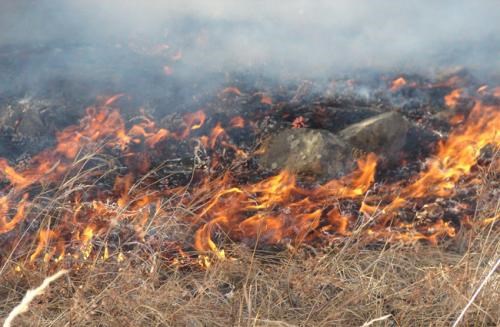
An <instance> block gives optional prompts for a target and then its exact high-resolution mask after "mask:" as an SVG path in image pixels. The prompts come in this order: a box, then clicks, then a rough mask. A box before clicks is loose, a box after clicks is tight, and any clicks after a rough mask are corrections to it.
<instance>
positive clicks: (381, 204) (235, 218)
mask: <svg viewBox="0 0 500 327" xmlns="http://www.w3.org/2000/svg"><path fill="white" fill-rule="evenodd" d="M403 80H404V79H403ZM396 81H397V80H395V81H394V82H393V84H394V83H395V82H396ZM398 83H399V84H401V83H402V82H398ZM405 83H406V82H405ZM229 89H230V91H226V92H224V93H233V94H237V95H241V92H239V90H238V92H239V94H238V92H236V91H235V90H233V89H232V88H229ZM236 90H237V89H236ZM457 90H459V91H457ZM455 91H457V92H456V93H454V92H455ZM462 92H463V90H462V89H456V90H454V91H453V92H451V93H450V94H449V95H448V96H447V97H445V102H446V104H447V105H448V106H450V107H452V106H454V105H456V103H457V101H458V99H459V98H460V96H462ZM478 92H479V91H478ZM481 92H483V91H481ZM484 92H486V89H485V90H484ZM123 96H124V94H117V95H115V96H112V97H110V98H107V99H105V100H104V101H103V102H102V103H103V105H101V106H97V107H92V108H89V109H88V110H87V115H86V117H85V118H83V119H82V120H81V122H80V123H79V124H78V125H75V126H70V127H68V128H65V129H63V130H62V131H60V132H59V133H57V135H56V139H57V144H56V146H54V147H53V148H51V149H47V150H45V151H43V152H41V153H39V154H38V155H36V156H34V157H33V158H32V164H31V165H29V166H28V167H27V168H23V169H19V168H17V167H16V166H11V165H10V164H9V162H8V161H7V160H5V159H1V158H0V175H1V176H2V177H4V178H5V179H6V180H7V181H8V183H9V185H8V186H6V187H5V189H2V193H1V194H0V235H3V234H7V233H15V232H16V228H18V227H19V226H20V225H22V224H21V223H22V222H23V221H28V222H30V221H31V219H34V218H33V217H36V214H37V212H38V213H39V211H40V210H42V209H39V208H38V207H41V206H40V204H37V205H34V203H35V202H36V201H39V200H37V199H36V196H35V195H36V193H37V188H38V187H39V186H42V188H44V186H47V185H52V184H54V183H67V181H68V180H71V179H72V177H71V176H73V175H72V171H77V172H81V171H83V170H85V169H87V166H85V164H84V163H82V161H81V160H80V158H81V157H82V156H84V155H85V154H86V153H93V154H96V155H102V157H105V155H106V154H109V153H110V152H109V151H120V155H121V156H122V157H123V161H122V162H123V165H124V166H126V167H125V168H126V169H127V170H126V171H125V172H123V171H122V172H120V174H118V173H117V175H116V176H114V175H110V176H107V177H106V178H107V180H106V183H109V185H113V187H112V188H110V189H107V190H102V189H99V187H97V188H95V189H94V188H90V186H89V189H90V190H91V191H87V190H86V189H85V188H84V187H83V186H84V185H85V187H87V184H88V185H92V186H93V185H94V184H96V183H97V182H96V181H97V180H100V179H101V178H103V176H102V175H104V172H103V171H100V170H98V169H97V168H95V171H92V169H94V168H90V169H89V172H88V175H87V176H86V177H85V178H86V179H85V180H84V181H83V182H82V189H83V191H82V190H79V191H74V192H73V193H72V194H70V195H65V196H67V198H65V199H64V200H63V201H64V203H62V205H61V208H63V209H64V210H63V209H58V210H62V213H60V214H59V211H58V214H57V215H54V217H57V218H55V219H54V221H51V222H50V223H49V224H48V225H44V226H45V227H44V228H42V229H40V230H39V232H38V234H37V235H33V236H31V238H30V239H31V241H33V242H34V244H36V246H34V251H33V252H32V253H31V255H30V257H29V259H30V261H31V262H35V261H37V259H39V258H43V261H45V262H49V261H59V260H61V259H62V258H63V257H64V256H65V253H66V251H68V252H69V253H70V254H72V255H73V257H75V258H82V259H85V260H86V259H88V258H91V257H92V255H93V252H94V251H95V248H97V247H98V245H99V242H97V240H99V239H100V238H101V237H104V235H106V234H108V232H109V231H111V230H112V229H113V228H118V227H119V226H120V225H121V224H122V223H123V224H124V225H127V226H132V227H133V228H131V230H132V231H133V233H135V234H136V235H135V237H136V239H138V240H141V241H144V240H145V239H146V238H147V230H148V226H149V225H148V224H154V223H156V221H155V219H153V218H152V215H153V213H152V212H153V211H154V212H156V214H158V213H160V212H162V213H164V212H163V211H162V210H164V209H162V205H161V203H160V202H161V199H163V198H175V197H172V194H175V192H178V191H179V190H178V189H170V190H160V189H157V188H154V186H151V185H154V184H156V181H155V182H152V183H151V185H150V184H148V183H149V181H146V177H145V175H147V174H149V173H150V172H151V169H150V168H151V167H150V166H151V162H150V161H151V160H150V159H151V158H153V156H154V155H155V154H156V153H157V152H155V151H158V149H157V145H158V144H160V143H161V142H164V141H165V142H169V141H168V140H173V141H178V140H179V139H184V138H187V137H189V136H190V135H191V134H195V135H196V138H197V139H199V142H200V143H202V144H204V145H205V146H206V148H207V150H208V152H214V153H216V150H219V149H224V151H225V150H227V149H230V150H233V151H234V152H235V153H236V154H237V155H239V156H241V157H246V153H245V152H244V151H243V150H241V149H239V148H238V147H236V146H235V145H234V144H233V143H231V138H230V134H231V132H232V130H231V128H235V129H236V128H243V127H245V126H246V125H250V126H251V124H252V121H249V122H246V121H245V120H244V119H243V118H242V117H240V116H236V117H232V118H231V119H229V120H225V122H227V121H229V124H227V123H224V124H223V123H221V122H213V124H212V122H211V121H209V123H208V124H205V123H206V119H207V117H206V114H205V113H204V112H203V111H202V110H199V111H196V112H193V113H187V114H185V115H184V117H183V122H184V125H183V126H180V127H179V129H177V130H174V131H170V130H167V129H165V128H159V127H158V126H157V125H156V124H155V122H154V121H153V120H152V119H151V118H148V117H142V118H141V119H140V120H134V123H135V124H131V123H127V124H126V123H125V121H124V120H123V118H122V117H121V115H120V113H119V111H118V110H117V109H115V108H112V106H113V105H114V104H115V103H116V101H117V100H118V99H120V98H122V97H123ZM489 96H490V98H491V94H490V95H489ZM262 99H264V98H262ZM449 101H455V102H453V103H450V102H449ZM491 102H492V101H490V102H484V103H483V102H480V101H476V102H475V105H474V107H473V108H472V110H471V111H470V113H469V114H468V115H467V118H466V120H465V118H464V121H463V122H462V123H461V125H459V126H456V127H455V129H454V130H453V131H452V132H451V133H450V134H449V136H448V137H447V139H446V140H444V141H442V142H440V143H439V144H438V147H437V152H436V153H435V155H434V156H432V157H430V158H429V159H428V160H427V162H426V166H425V168H424V169H423V170H422V171H421V172H419V173H418V174H416V175H415V176H413V177H412V178H409V179H408V180H405V181H399V182H394V183H388V184H383V185H377V186H375V187H374V183H375V175H376V169H377V157H376V155H374V154H368V155H367V156H366V157H364V158H362V159H360V160H358V162H357V168H356V169H355V170H354V171H353V172H351V173H350V174H348V175H346V176H344V177H341V178H339V179H334V180H331V181H328V182H326V183H324V184H322V185H308V184H303V183H301V182H299V181H298V179H297V176H296V175H294V174H293V173H291V172H289V171H286V170H284V171H281V172H280V173H279V174H277V175H275V176H271V177H268V178H265V179H263V180H260V181H257V182H254V183H249V184H242V183H241V181H238V180H237V178H234V177H233V176H231V175H230V174H224V175H223V176H221V177H218V178H214V179H208V178H207V179H205V180H203V181H200V182H199V183H197V184H196V183H194V185H195V186H194V187H192V188H187V187H186V188H182V192H183V194H186V193H189V196H184V195H183V196H181V197H179V198H181V199H180V200H179V206H182V207H188V206H189V205H190V204H192V203H193V201H194V202H196V203H197V205H196V206H194V208H195V209H193V210H192V211H191V212H190V215H191V216H189V217H187V216H186V217H180V218H179V219H185V220H186V222H188V223H190V224H192V225H193V228H194V229H195V230H196V231H195V233H194V242H193V246H194V248H195V249H196V250H198V251H200V252H202V254H203V252H211V253H213V254H214V255H215V257H217V258H219V259H224V258H226V253H225V252H224V249H223V246H221V245H220V244H223V243H224V241H223V240H224V239H231V240H234V241H241V242H244V243H247V244H256V243H258V244H285V245H286V244H301V243H303V242H309V241H312V240H316V239H321V238H325V237H326V238H332V239H336V238H341V239H342V238H345V237H348V236H351V235H353V234H354V231H355V228H356V226H359V222H360V220H359V219H361V220H362V221H366V222H367V223H366V226H365V228H364V229H363V230H362V231H361V232H360V233H362V236H363V239H364V240H365V241H366V242H372V241H380V240H385V241H391V242H402V243H413V242H417V241H422V240H423V241H426V242H429V243H432V244H435V243H437V242H438V241H439V240H440V239H441V238H443V237H453V236H454V235H455V234H456V226H453V225H452V224H451V223H450V222H449V221H448V220H447V217H438V218H437V219H435V220H434V221H433V222H431V223H426V224H420V225H416V224H414V223H407V222H403V221H400V220H398V219H396V218H397V217H398V211H399V210H400V209H402V208H405V209H408V208H410V204H411V203H414V202H415V201H417V200H418V201H420V202H424V203H425V201H427V200H430V201H433V199H434V198H435V197H450V196H453V194H454V192H455V189H456V188H457V185H459V184H460V183H462V184H463V183H473V181H472V180H465V181H464V176H466V175H468V174H470V173H471V172H472V170H473V167H474V166H475V165H476V164H477V161H478V159H479V157H480V155H481V151H482V149H484V148H485V147H486V146H487V145H493V146H496V147H498V146H500V137H499V134H498V132H497V131H498V130H500V108H499V106H498V105H497V104H491ZM269 104H272V101H271V102H270V103H269ZM144 116H146V115H144ZM207 125H208V126H213V128H212V129H211V130H209V128H208V127H207ZM226 128H227V129H228V131H229V132H230V133H229V134H228V133H227V132H226ZM194 131H196V132H194ZM186 143H187V142H186ZM161 150H163V149H162V148H160V151H161ZM217 160H218V157H217V156H216V155H214V156H213V162H212V165H211V166H210V168H213V167H215V165H217ZM89 166H90V165H89ZM113 176H114V177H113ZM112 177H113V178H112ZM110 178H111V179H110ZM103 179H104V178H103ZM87 182H88V183H87ZM476 183H477V182H476ZM186 190H188V191H186ZM342 201H345V202H349V203H352V206H354V209H353V211H349V212H344V211H342V209H341V208H343V207H342V205H340V204H341V203H343V202H342ZM420 202H419V203H420ZM47 210H48V209H47ZM54 210H55V209H54ZM344 210H345V209H344ZM358 214H359V217H358ZM497 221H498V217H493V218H490V219H487V220H484V222H482V223H481V224H486V223H495V222H497ZM471 224H473V223H471ZM13 235H14V234H13ZM74 241H78V242H77V244H79V246H78V247H77V248H78V249H75V248H73V247H71V246H70V245H72V244H75V242H74ZM105 241H106V243H105V245H104V246H103V245H101V248H102V253H103V254H102V258H103V259H107V258H109V257H110V256H112V255H116V258H117V260H118V261H120V260H123V257H124V256H125V254H124V253H123V252H121V251H120V252H118V254H117V252H114V253H112V254H110V253H109V252H110V251H112V247H111V249H110V248H108V243H107V242H108V241H109V240H105ZM68 249H71V250H68ZM74 252H76V253H74ZM203 255H204V254H203ZM186 256H187V255H186ZM200 262H202V263H203V265H204V266H207V265H208V264H209V262H210V260H209V259H208V257H206V256H202V257H200Z"/></svg>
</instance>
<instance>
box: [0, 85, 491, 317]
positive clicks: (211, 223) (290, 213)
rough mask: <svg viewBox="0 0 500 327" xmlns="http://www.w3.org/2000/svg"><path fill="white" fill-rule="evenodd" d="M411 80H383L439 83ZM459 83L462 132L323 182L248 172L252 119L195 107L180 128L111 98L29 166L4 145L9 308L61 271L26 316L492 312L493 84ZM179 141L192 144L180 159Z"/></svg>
mask: <svg viewBox="0 0 500 327" xmlns="http://www.w3.org/2000/svg"><path fill="white" fill-rule="evenodd" d="M404 81H405V82H404V83H403V82H402V81H401V80H399V79H396V80H395V81H394V82H393V83H392V84H391V85H389V86H390V89H389V92H392V93H395V92H403V90H405V88H415V89H416V88H417V87H421V88H422V89H426V90H427V91H429V90H430V91H432V92H434V89H433V88H434V86H433V85H431V84H429V85H427V84H425V85H423V86H418V84H416V82H409V83H407V82H406V80H404ZM309 87H310V86H309ZM305 89H306V88H305V87H299V89H298V91H297V92H296V94H295V95H294V96H293V97H292V99H291V100H290V101H288V103H298V102H300V101H301V99H302V97H304V94H303V93H304V92H307V91H306V90H305ZM455 89H456V88H455ZM450 90H451V93H449V95H446V96H445V97H444V103H445V105H446V106H447V109H449V110H450V111H453V112H452V114H451V116H452V118H451V119H450V120H449V121H450V122H449V124H448V125H447V126H448V127H449V128H450V129H451V130H448V131H447V137H444V138H443V139H442V140H441V141H440V142H439V143H438V145H437V151H436V153H435V154H434V155H432V156H430V157H428V158H427V160H426V161H425V163H421V164H420V167H419V168H418V169H417V168H415V162H413V163H410V164H409V165H407V164H402V165H401V167H399V168H398V169H399V171H400V172H401V171H405V169H406V173H404V174H398V173H397V172H396V173H395V174H394V176H392V178H391V177H390V175H388V174H387V173H386V175H385V177H382V179H381V181H380V180H379V178H380V176H378V175H377V172H378V170H379V167H378V165H379V163H380V160H379V158H378V157H377V155H376V154H373V153H370V154H364V155H363V156H362V157H361V158H360V159H359V160H358V165H357V169H355V170H354V171H352V172H351V173H350V174H348V175H345V176H343V177H340V178H338V179H333V180H330V181H328V182H326V183H323V184H318V183H315V182H313V183H311V182H307V181H301V180H300V178H299V177H300V176H297V175H295V174H292V173H291V172H290V171H286V170H283V171H281V172H280V173H278V174H276V175H274V176H268V177H265V176H257V177H256V176H253V177H252V176H249V172H252V169H254V168H255V167H254V166H252V163H251V158H252V157H253V155H255V153H252V151H253V149H252V147H249V146H247V147H241V146H239V145H238V144H237V143H235V142H234V140H233V137H232V136H231V135H232V131H234V130H236V132H235V133H234V134H233V135H241V134H244V133H243V132H242V130H243V129H249V131H247V132H249V133H250V134H251V135H252V137H253V138H256V137H257V136H258V135H259V131H258V130H259V129H261V128H260V127H259V123H260V122H259V121H254V120H247V118H248V117H242V116H239V115H235V116H233V117H226V118H230V119H222V120H221V121H218V120H215V119H212V117H211V115H210V116H207V114H206V113H205V112H203V111H197V112H193V113H190V114H186V115H184V117H182V119H181V120H180V122H179V124H178V126H175V128H174V129H169V128H166V127H160V126H158V124H157V123H156V122H155V121H154V120H153V119H151V118H150V117H148V116H147V115H145V114H144V115H143V116H141V117H139V118H137V119H132V120H130V121H128V122H127V121H125V119H124V118H123V117H122V116H121V114H120V112H119V109H118V108H117V106H115V104H116V102H117V101H120V99H122V98H126V96H125V95H124V94H118V95H115V96H112V97H109V98H106V99H104V100H103V101H102V103H101V104H99V105H97V106H95V107H91V108H89V109H88V111H87V115H86V116H85V117H84V118H83V119H82V120H81V122H80V124H79V125H74V126H69V127H67V128H66V129H64V130H62V131H60V132H58V134H57V143H56V145H55V146H54V147H52V148H49V149H46V150H44V151H42V152H41V153H39V154H37V155H36V156H34V157H33V158H32V160H31V162H30V163H29V164H28V165H27V166H26V167H16V166H13V165H11V163H10V162H9V161H7V160H5V159H0V175H1V176H2V177H3V178H4V181H2V183H3V184H2V189H1V197H0V236H1V238H0V242H1V243H0V244H1V245H2V248H1V249H0V254H1V257H0V260H1V261H0V264H1V266H0V278H1V279H2V284H1V285H2V288H1V289H0V295H2V297H3V298H4V299H5V300H4V301H3V302H1V303H0V313H1V314H2V316H3V315H7V314H8V312H9V311H10V310H11V309H12V308H13V307H14V306H15V304H16V303H17V302H19V301H20V300H21V297H22V295H23V293H24V292H25V291H26V290H28V289H32V288H34V286H36V285H38V284H39V282H40V280H41V279H43V277H45V276H47V275H50V274H52V273H54V272H56V271H58V270H60V269H68V270H69V271H70V272H69V274H68V275H67V276H66V277H65V279H60V280H58V281H56V282H54V283H53V284H52V285H51V287H50V288H49V290H48V291H47V293H46V294H45V295H41V296H40V297H38V298H36V299H35V300H34V301H33V302H32V303H31V306H30V312H29V313H28V314H25V315H22V316H21V317H19V318H17V319H16V323H21V324H23V323H24V324H25V325H33V323H34V321H35V324H38V325H54V326H59V325H61V326H64V325H77V326H79V325H82V326H83V325H124V324H125V325H188V326H192V325H195V326H197V325H199V326H205V325H214V326H227V325H257V326H260V325H270V326H273V325H274V326H289V325H304V326H308V325H318V326H321V325H324V326H328V325H346V326H349V325H352V326H360V325H363V324H366V325H372V324H373V325H376V324H379V325H387V326H394V325H403V326H406V325H421V326H428V325H437V326H439V325H443V326H444V325H449V324H450V323H451V322H453V321H455V320H456V319H458V317H459V315H460V313H461V312H464V313H465V315H464V317H463V319H464V321H466V322H467V323H468V324H471V325H485V326H486V325H495V324H498V323H499V321H500V317H499V316H498V313H497V312H496V311H495V309H496V308H495V304H496V303H497V302H498V300H500V299H499V298H498V277H497V274H496V272H492V273H491V274H490V275H488V276H489V277H488V278H487V280H485V278H486V277H485V276H487V274H488V272H491V271H493V270H495V269H496V268H494V266H495V265H496V262H497V261H496V260H498V255H499V250H500V249H499V244H500V242H499V241H500V239H499V233H498V228H497V227H498V226H497V224H496V223H497V221H498V218H499V202H498V185H499V182H498V174H499V169H498V167H499V166H498V163H499V162H500V158H499V152H498V146H499V145H500V140H499V135H498V129H499V128H500V120H499V119H500V116H499V106H498V100H499V99H498V97H497V96H496V95H495V94H482V93H484V90H482V91H479V90H478V91H474V92H476V93H477V94H476V93H474V96H471V98H470V99H468V100H467V101H465V100H464V99H463V98H462V97H463V96H464V94H466V93H467V92H466V91H465V89H464V91H460V92H456V94H455V93H453V92H454V91H453V88H450ZM468 92H472V91H468ZM392 93H391V94H392ZM490 93H491V92H490ZM219 96H221V97H226V96H231V97H243V96H245V95H244V93H243V92H241V91H239V89H238V88H236V87H229V88H226V89H224V90H223V91H222V92H221V94H220V95H219ZM258 97H259V98H260V97H261V94H258ZM483 100H484V101H483ZM450 101H451V102H450ZM260 102H261V105H265V106H266V109H265V110H266V115H268V117H269V115H273V114H276V115H278V114H280V115H283V114H285V115H284V116H286V115H289V114H290V113H289V112H287V111H290V110H289V109H286V108H285V109H283V108H284V107H282V105H280V104H278V105H276V107H274V105H273V102H272V101H271V102H270V101H265V102H262V101H260ZM285 106H286V105H285ZM294 106H295V104H294ZM294 108H295V107H294ZM297 110H298V109H297ZM321 112H322V113H323V114H324V113H325V112H326V111H325V110H322V111H321ZM259 114H262V113H259ZM295 116H297V117H299V118H300V117H302V116H301V115H300V110H298V112H296V113H295ZM297 117H295V118H293V117H288V119H290V120H291V121H293V123H292V124H291V126H293V127H295V128H300V127H303V126H296V125H297V124H296V123H295V122H296V121H297ZM255 118H259V117H258V115H257V117H255ZM260 118H262V117H260ZM302 118H303V117H302ZM301 121H302V122H303V123H304V124H305V122H306V119H304V118H303V119H302V120H301ZM313 123H314V122H313ZM207 124H210V127H209V128H207ZM301 124H302V123H301ZM172 148H173V149H176V150H179V149H181V150H186V149H188V152H189V151H191V152H189V155H190V156H191V157H192V158H193V159H191V161H190V165H188V166H189V167H190V169H188V171H187V172H186V171H185V172H183V173H179V167H180V166H181V165H180V164H179V163H181V162H182V159H180V160H178V159H174V158H171V157H168V156H167V157H165V153H169V152H168V151H169V149H172ZM179 151H180V150H179ZM258 151H259V150H258ZM258 151H257V152H258ZM174 155H175V153H174ZM158 158H160V160H157V159H158ZM228 158H229V159H228ZM420 159H421V158H417V159H415V161H419V160H420ZM172 163H173V164H172ZM412 164H413V165H412ZM412 167H413V168H412ZM381 174H382V175H381V176H384V171H383V168H382V173H381ZM179 176H181V177H179ZM384 179H385V180H384ZM483 281H485V284H482V285H486V287H484V288H482V289H481V292H480V293H478V294H479V296H478V297H477V298H474V297H475V295H473V294H474V292H475V291H476V290H478V289H479V287H480V284H481V283H482V282H483ZM481 287H483V286H481ZM473 296H474V297H473ZM34 319H35V320H34Z"/></svg>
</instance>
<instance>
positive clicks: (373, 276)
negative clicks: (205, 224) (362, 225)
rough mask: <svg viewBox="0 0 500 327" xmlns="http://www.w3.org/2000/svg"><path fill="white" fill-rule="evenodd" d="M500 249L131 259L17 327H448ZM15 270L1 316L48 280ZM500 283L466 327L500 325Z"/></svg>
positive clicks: (488, 238) (78, 282)
mask: <svg viewBox="0 0 500 327" xmlns="http://www.w3.org/2000/svg"><path fill="white" fill-rule="evenodd" d="M473 234H476V236H472V235H473ZM499 241H500V237H499V235H498V233H493V232H492V231H491V230H487V229H486V230H483V231H482V232H481V233H479V234H477V233H472V232H469V233H464V234H462V235H460V237H459V238H457V239H456V240H454V241H453V243H452V244H451V243H450V244H448V245H447V249H444V248H438V247H428V246H422V245H416V246H412V247H397V246H392V247H383V248H379V249H376V250H375V249H372V250H369V249H363V248H360V247H358V246H357V243H353V244H350V245H349V246H348V247H345V248H342V249H333V250H331V251H330V252H321V253H315V254H314V255H312V254H310V252H309V251H308V250H307V249H303V250H300V251H286V252H281V253H273V254H265V253H255V252H253V251H252V250H250V249H248V248H243V247H242V246H237V245H234V246H233V247H232V249H231V251H230V254H231V257H232V258H234V260H224V261H219V262H216V263H215V264H214V265H213V266H212V267H211V268H210V269H208V270H201V269H195V270H189V271H186V270H182V269H176V268H175V267H161V266H160V265H158V264H157V262H156V263H155V262H154V261H152V260H150V261H141V262H140V264H139V263H138V262H139V261H138V260H134V258H133V256H131V257H129V258H128V259H127V260H125V261H123V262H120V263H118V262H116V261H114V260H109V261H108V262H105V263H100V264H97V265H94V266H92V267H88V268H85V269H82V270H80V271H73V272H72V273H71V274H70V275H69V276H68V277H67V278H66V279H61V280H59V281H57V282H55V283H54V284H53V285H52V286H51V287H50V290H49V291H48V292H47V293H46V294H45V295H44V296H42V297H40V298H39V299H37V300H35V302H34V303H32V305H31V307H30V311H29V313H27V314H25V315H23V316H21V317H20V318H18V319H17V321H15V324H14V325H17V326H361V325H363V324H364V323H366V322H368V321H370V320H372V319H375V318H378V317H383V316H386V315H390V317H386V318H385V319H383V320H381V321H377V322H374V323H373V326H449V325H451V324H452V322H453V321H454V320H455V319H456V318H457V316H458V315H459V313H460V311H461V310H462V309H463V308H464V306H465V305H466V304H467V302H468V300H469V299H470V297H471V296H472V294H473V293H474V291H475V290H476V288H477V287H478V286H479V284H480V283H481V281H482V279H483V278H484V277H485V276H486V274H487V273H488V271H489V270H491V267H492V265H493V264H494V260H495V258H498V255H499V253H500V245H499V244H500V242H499ZM462 249H463V250H462ZM10 271H11V272H9V273H4V274H3V275H2V276H1V283H0V285H1V289H0V297H1V298H2V299H3V301H1V303H0V314H1V315H2V316H3V317H4V316H6V315H7V313H8V312H9V311H10V310H11V309H12V308H13V307H14V306H15V305H16V304H17V303H18V302H19V300H20V299H21V298H22V296H23V295H24V293H25V291H26V290H27V289H28V288H32V287H33V286H36V285H38V284H39V283H40V281H41V280H43V278H44V277H45V276H47V274H48V273H47V272H45V271H42V270H39V271H33V270H26V271H23V272H22V273H16V272H15V271H13V270H12V269H11V270H10ZM499 282H500V278H499V276H498V274H496V273H495V274H494V275H493V277H492V278H491V279H490V280H489V281H488V284H487V285H486V287H485V288H484V289H483V290H482V292H481V293H480V294H479V296H478V298H476V300H475V301H474V303H473V304H472V306H471V307H470V308H469V309H468V311H467V313H466V315H465V317H464V320H463V321H464V325H467V326H495V325H498V324H499V323H500V314H499V312H498V303H500V293H499Z"/></svg>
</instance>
